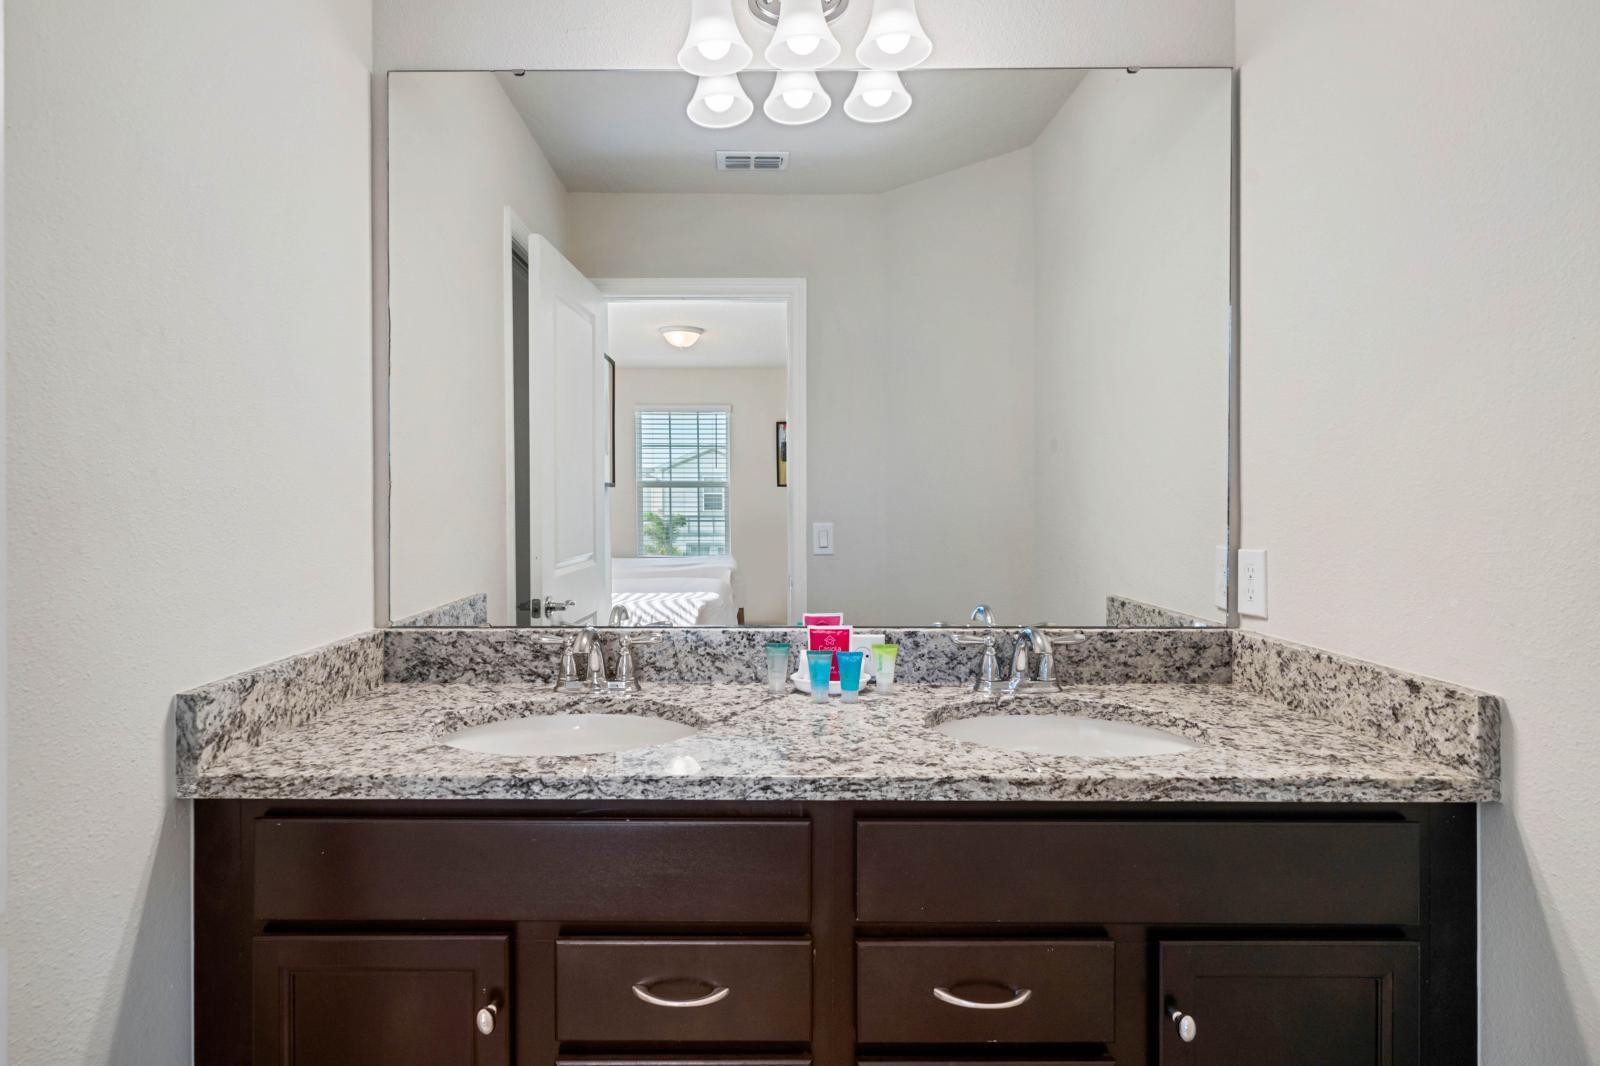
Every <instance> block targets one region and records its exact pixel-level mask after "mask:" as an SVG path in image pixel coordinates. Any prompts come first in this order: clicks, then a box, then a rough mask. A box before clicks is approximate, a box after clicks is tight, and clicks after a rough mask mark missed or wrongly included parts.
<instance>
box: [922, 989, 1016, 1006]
mask: <svg viewBox="0 0 1600 1066" xmlns="http://www.w3.org/2000/svg"><path fill="white" fill-rule="evenodd" d="M1012 991H1013V992H1014V993H1016V994H1015V995H1013V996H1012V997H1011V998H1010V999H1008V1000H1006V1001H1005V1002H1004V1003H979V1002H978V1001H977V1000H975V999H962V998H961V997H960V996H958V995H956V994H955V993H954V992H952V991H950V990H949V989H948V988H935V989H934V990H933V998H934V999H937V1000H939V1001H940V1002H942V1003H948V1004H950V1005H951V1006H952V1007H965V1008H967V1009H968V1010H1010V1009H1011V1008H1012V1007H1020V1006H1022V1005H1023V1004H1024V1003H1026V1002H1028V1000H1030V999H1032V998H1033V989H1031V988H1015V989H1012Z"/></svg>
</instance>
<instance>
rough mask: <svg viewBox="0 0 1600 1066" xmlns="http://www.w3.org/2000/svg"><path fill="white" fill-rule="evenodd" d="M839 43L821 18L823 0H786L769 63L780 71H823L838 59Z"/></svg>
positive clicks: (772, 44)
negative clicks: (822, 69)
mask: <svg viewBox="0 0 1600 1066" xmlns="http://www.w3.org/2000/svg"><path fill="white" fill-rule="evenodd" d="M841 50H842V49H840V47H839V41H838V39H837V38H836V37H834V35H833V31H832V30H831V29H829V28H828V20H827V19H826V18H825V17H823V14H822V0H783V6H782V7H781V8H779V9H778V30H777V32H776V33H774V34H773V35H772V43H771V44H769V45H767V51H766V57H767V62H768V63H771V64H772V65H773V66H774V67H777V68H778V69H779V70H820V69H821V68H823V67H825V66H827V65H828V64H829V63H832V62H833V61H834V60H835V59H838V58H839V52H840V51H841Z"/></svg>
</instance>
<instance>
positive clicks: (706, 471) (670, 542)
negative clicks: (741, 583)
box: [633, 408, 729, 555]
mask: <svg viewBox="0 0 1600 1066" xmlns="http://www.w3.org/2000/svg"><path fill="white" fill-rule="evenodd" d="M633 424H634V440H635V441H636V442H637V449H638V451H637V465H636V466H635V467H634V469H635V470H637V471H638V474H639V554H640V555H727V554H728V469H729V467H728V412H727V410H725V409H720V410H719V409H703V408H701V409H684V408H669V409H665V410H646V409H643V408H641V409H640V410H637V411H635V412H634V415H633Z"/></svg>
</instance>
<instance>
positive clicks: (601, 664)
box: [563, 626, 609, 692]
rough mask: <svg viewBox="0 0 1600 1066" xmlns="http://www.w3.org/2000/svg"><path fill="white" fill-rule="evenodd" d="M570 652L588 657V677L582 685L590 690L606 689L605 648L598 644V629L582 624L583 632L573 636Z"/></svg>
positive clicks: (601, 690) (599, 690) (600, 690)
mask: <svg viewBox="0 0 1600 1066" xmlns="http://www.w3.org/2000/svg"><path fill="white" fill-rule="evenodd" d="M572 653H573V655H574V656H578V655H583V656H587V657H588V660H589V663H588V667H589V669H588V678H587V679H586V681H585V682H584V687H586V688H587V689H588V690H589V691H590V692H604V691H606V689H607V687H608V684H609V683H608V682H607V680H606V656H605V649H604V648H603V647H602V646H601V644H600V631H599V630H598V629H596V628H595V627H594V626H584V627H583V632H581V633H579V634H578V635H577V636H576V637H574V638H573V641H572ZM563 665H565V664H564V663H563ZM573 680H574V681H576V680H577V679H576V678H573ZM574 687H576V686H574Z"/></svg>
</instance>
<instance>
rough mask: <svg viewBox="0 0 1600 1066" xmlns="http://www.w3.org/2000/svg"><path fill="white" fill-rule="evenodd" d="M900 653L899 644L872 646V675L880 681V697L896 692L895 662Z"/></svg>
mask: <svg viewBox="0 0 1600 1066" xmlns="http://www.w3.org/2000/svg"><path fill="white" fill-rule="evenodd" d="M899 651H900V645H898V644H874V645H873V646H872V673H873V675H874V676H875V677H877V679H878V695H880V696H887V695H888V694H889V693H891V692H893V691H894V661H895V658H896V657H897V656H898V654H899Z"/></svg>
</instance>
